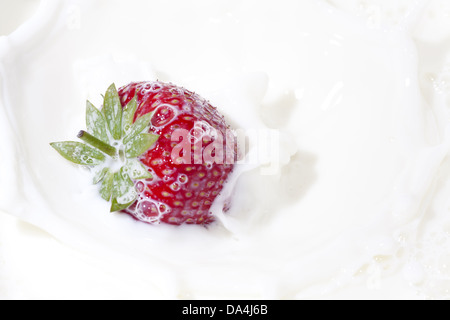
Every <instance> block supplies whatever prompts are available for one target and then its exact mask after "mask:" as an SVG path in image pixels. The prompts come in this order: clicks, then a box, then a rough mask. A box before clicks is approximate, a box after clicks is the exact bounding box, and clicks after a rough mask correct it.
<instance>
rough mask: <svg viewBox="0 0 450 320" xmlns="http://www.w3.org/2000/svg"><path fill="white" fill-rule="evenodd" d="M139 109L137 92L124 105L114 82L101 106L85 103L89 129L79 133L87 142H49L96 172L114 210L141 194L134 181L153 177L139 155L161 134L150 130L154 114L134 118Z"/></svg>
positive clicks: (103, 195)
mask: <svg viewBox="0 0 450 320" xmlns="http://www.w3.org/2000/svg"><path fill="white" fill-rule="evenodd" d="M136 95H137V93H136ZM136 110H137V98H136V96H135V97H134V98H133V99H132V100H131V101H130V102H128V104H127V105H126V106H125V107H124V108H122V105H121V102H120V98H119V94H118V92H117V88H116V86H115V84H112V85H111V86H110V87H109V88H108V90H107V91H106V94H105V96H104V102H103V108H102V109H101V110H98V109H97V108H96V107H95V106H94V105H93V104H92V103H90V102H89V101H87V103H86V127H87V131H84V130H82V131H80V132H79V134H78V136H77V137H78V138H79V139H80V140H82V141H83V142H84V143H82V142H77V141H62V142H54V143H51V144H50V145H51V146H52V147H53V148H54V149H55V150H56V151H58V153H59V154H60V155H61V156H63V157H64V158H65V159H67V160H69V161H71V162H72V163H75V164H78V165H81V166H85V167H88V168H90V169H91V170H92V171H93V172H94V184H100V183H101V185H100V195H101V197H102V198H103V199H105V200H106V201H108V202H109V201H111V212H116V211H121V210H124V209H126V208H128V207H129V206H130V205H132V204H133V203H134V201H135V200H136V198H137V195H138V192H137V190H136V187H135V183H134V181H138V180H145V179H151V178H152V177H153V176H152V174H151V173H150V172H149V170H148V168H147V167H146V166H145V165H144V164H142V163H141V162H140V161H139V160H138V158H139V157H140V156H141V155H143V154H144V153H146V152H147V151H148V150H150V148H152V146H154V144H155V143H156V141H157V140H158V139H159V135H155V134H152V133H148V132H149V129H150V126H151V119H152V115H153V114H152V113H148V114H145V115H143V116H141V117H139V118H137V119H136V120H135V119H134V118H135V114H136Z"/></svg>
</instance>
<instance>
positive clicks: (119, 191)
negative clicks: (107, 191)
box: [113, 167, 137, 204]
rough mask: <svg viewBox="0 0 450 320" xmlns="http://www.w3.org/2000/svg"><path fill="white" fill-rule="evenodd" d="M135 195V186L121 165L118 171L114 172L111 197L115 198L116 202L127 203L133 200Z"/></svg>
mask: <svg viewBox="0 0 450 320" xmlns="http://www.w3.org/2000/svg"><path fill="white" fill-rule="evenodd" d="M136 197H137V192H136V187H135V186H134V183H133V181H132V180H131V179H130V177H129V176H128V174H127V173H126V172H125V170H124V168H123V167H122V168H121V169H120V171H119V172H116V173H115V174H114V178H113V198H115V199H116V200H117V203H118V204H127V203H130V202H132V201H134V200H135V199H136Z"/></svg>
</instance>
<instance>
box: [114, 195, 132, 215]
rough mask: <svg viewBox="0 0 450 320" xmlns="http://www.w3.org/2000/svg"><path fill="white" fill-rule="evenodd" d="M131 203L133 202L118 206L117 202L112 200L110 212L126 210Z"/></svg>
mask: <svg viewBox="0 0 450 320" xmlns="http://www.w3.org/2000/svg"><path fill="white" fill-rule="evenodd" d="M133 203H134V200H133V201H131V202H130V203H126V204H120V203H118V202H117V199H116V198H114V199H113V200H112V203H111V212H117V211H122V210H124V209H126V208H128V207H129V206H131V205H132V204H133Z"/></svg>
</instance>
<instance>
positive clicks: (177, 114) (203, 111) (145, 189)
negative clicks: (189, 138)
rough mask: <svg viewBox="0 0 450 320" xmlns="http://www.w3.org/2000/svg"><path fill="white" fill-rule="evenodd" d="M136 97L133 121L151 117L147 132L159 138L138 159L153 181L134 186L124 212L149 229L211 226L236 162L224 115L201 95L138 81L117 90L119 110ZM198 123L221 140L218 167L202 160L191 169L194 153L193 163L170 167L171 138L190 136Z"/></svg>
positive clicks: (177, 88)
mask: <svg viewBox="0 0 450 320" xmlns="http://www.w3.org/2000/svg"><path fill="white" fill-rule="evenodd" d="M135 95H136V96H137V103H138V108H137V111H136V116H135V119H134V120H136V119H137V118H139V117H141V116H143V115H145V114H147V113H149V112H155V113H154V116H153V118H152V123H151V124H152V126H151V128H150V130H149V132H151V133H154V134H158V135H159V136H160V137H159V139H158V141H157V142H156V144H155V146H154V147H152V148H151V149H150V150H149V151H148V152H147V153H145V154H144V155H142V156H141V157H140V158H139V160H140V161H141V162H142V163H143V164H144V165H145V166H147V167H148V168H149V171H150V172H151V173H152V174H153V179H148V180H146V181H135V185H136V188H137V190H138V199H137V200H136V202H135V203H133V204H132V205H131V206H130V207H129V208H127V209H126V210H123V212H125V213H127V214H130V215H131V216H133V217H134V218H135V219H137V220H140V221H143V222H147V223H152V224H156V223H161V222H162V223H168V224H172V225H181V224H184V223H186V224H200V225H207V224H210V223H211V222H213V221H214V216H213V215H212V213H211V211H210V209H211V206H212V204H213V202H214V200H215V199H216V197H217V196H218V195H219V193H220V192H221V190H222V188H223V186H224V183H225V182H226V180H227V178H228V176H229V174H230V173H231V172H232V170H233V167H234V164H233V163H234V159H235V158H236V147H235V146H234V145H231V146H229V145H228V144H227V143H226V139H227V137H228V139H234V138H233V137H232V136H230V131H227V129H228V126H227V124H226V123H225V120H224V118H223V116H221V115H220V114H219V112H218V111H217V109H216V108H214V107H213V106H211V104H210V103H209V102H207V101H206V100H204V99H203V98H201V97H200V96H199V95H197V94H195V93H193V92H190V91H188V90H185V89H183V88H180V87H177V86H175V85H172V84H167V83H162V82H140V83H131V84H129V85H127V86H125V87H122V88H120V89H119V97H120V100H121V103H122V106H123V107H124V106H126V105H127V104H128V102H130V100H131V99H132V98H133V97H134V96H135ZM199 122H201V123H202V124H203V126H204V128H205V129H207V128H208V127H209V128H210V127H213V128H214V129H216V130H217V132H218V133H220V134H222V136H223V137H224V141H223V150H224V152H223V153H224V160H223V162H222V164H221V163H215V162H214V163H212V164H211V163H210V164H206V163H204V162H203V161H202V164H194V163H198V162H194V160H195V159H194V148H192V152H191V162H190V163H191V164H184V163H178V162H177V163H174V161H173V159H172V151H173V148H174V147H175V146H176V145H177V144H178V143H179V142H177V141H175V142H174V141H172V133H173V132H174V131H175V130H177V129H185V130H187V131H191V130H193V129H194V126H195V124H196V123H197V127H198V123H199ZM191 132H194V131H191ZM207 140H208V139H207ZM207 140H204V143H203V146H202V153H201V154H203V151H204V149H205V148H207V147H208V145H209V144H210V143H212V142H211V141H207ZM209 140H211V139H209ZM197 154H198V150H197ZM213 155H214V153H213ZM227 159H228V161H227ZM230 159H231V160H230Z"/></svg>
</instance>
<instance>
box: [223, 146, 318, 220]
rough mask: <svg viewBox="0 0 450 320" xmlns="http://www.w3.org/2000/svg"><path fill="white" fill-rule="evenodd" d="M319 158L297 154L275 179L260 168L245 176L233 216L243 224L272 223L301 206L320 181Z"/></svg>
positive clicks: (236, 197) (237, 188) (305, 153)
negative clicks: (282, 212) (293, 207)
mask: <svg viewBox="0 0 450 320" xmlns="http://www.w3.org/2000/svg"><path fill="white" fill-rule="evenodd" d="M316 163H317V157H316V156H314V155H313V154H311V153H307V152H303V151H297V153H295V154H294V155H293V156H292V157H291V160H290V162H289V163H288V164H287V165H285V166H283V167H282V168H281V170H280V171H279V172H278V173H277V174H275V175H263V174H261V170H260V168H257V169H254V170H252V171H249V172H246V173H244V174H243V175H242V176H241V177H240V179H239V183H237V185H236V188H235V191H234V195H233V203H232V206H231V209H230V211H229V214H230V216H232V217H233V218H235V219H237V220H238V221H240V222H241V223H242V224H246V225H255V224H265V223H269V222H270V221H271V220H272V218H273V217H275V216H276V215H278V213H280V210H282V209H283V208H285V207H288V206H292V205H293V204H295V203H298V202H300V201H301V200H302V199H303V197H304V196H305V195H306V194H307V193H308V191H309V190H310V188H311V186H312V185H314V183H315V181H316V180H317V171H316Z"/></svg>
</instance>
